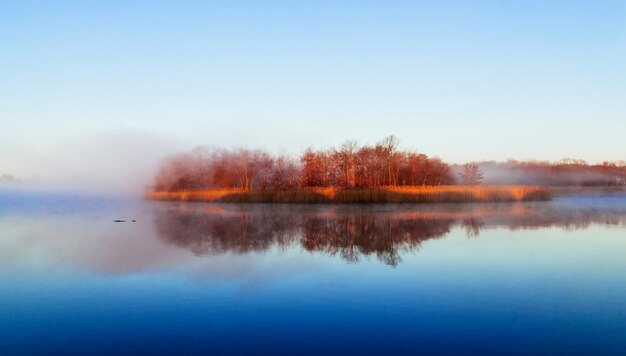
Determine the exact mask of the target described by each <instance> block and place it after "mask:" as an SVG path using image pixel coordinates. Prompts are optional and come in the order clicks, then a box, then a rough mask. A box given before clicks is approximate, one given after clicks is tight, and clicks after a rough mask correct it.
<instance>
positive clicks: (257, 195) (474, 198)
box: [146, 185, 552, 204]
mask: <svg viewBox="0 0 626 356" xmlns="http://www.w3.org/2000/svg"><path fill="white" fill-rule="evenodd" d="M146 198H147V199H150V200H167V201H204V202H223V203H296V204H319V203H338V204H378V203H475V202H516V201H546V200H550V199H552V195H551V193H550V190H549V189H548V188H546V187H538V186H461V185H450V186H416V187H382V188H371V189H337V188H302V189H292V190H248V191H245V190H242V189H220V190H206V191H181V192H148V193H146Z"/></svg>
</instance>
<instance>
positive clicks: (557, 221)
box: [154, 203, 626, 266]
mask: <svg viewBox="0 0 626 356" xmlns="http://www.w3.org/2000/svg"><path fill="white" fill-rule="evenodd" d="M154 218H155V225H156V227H157V232H158V236H159V238H160V239H161V240H162V241H164V242H166V243H168V244H173V245H176V246H180V247H184V248H187V249H189V250H191V251H192V252H193V253H194V254H196V255H211V254H221V253H226V252H229V253H235V254H245V253H249V252H261V251H267V250H269V249H271V248H273V247H278V248H282V249H287V248H290V247H294V246H299V247H301V248H303V249H305V250H307V251H309V252H321V253H324V254H328V255H332V256H340V257H341V258H343V259H344V260H346V261H349V262H358V261H360V260H361V259H363V258H364V257H367V256H376V258H377V259H379V260H380V261H382V262H384V263H386V264H389V265H392V266H395V265H397V264H398V263H400V262H401V261H402V259H401V255H402V254H403V253H408V252H414V251H416V250H418V249H419V248H420V245H421V244H422V242H424V241H426V240H430V239H437V238H441V237H443V236H445V235H447V234H448V233H449V232H450V231H451V230H452V229H453V228H454V227H457V226H459V227H461V228H463V229H464V230H465V234H466V236H467V237H468V238H478V237H479V236H480V234H481V232H482V231H483V230H485V229H492V228H498V227H500V228H501V227H506V228H508V229H510V230H518V229H539V228H550V227H559V228H564V229H567V230H573V229H584V228H587V227H589V226H590V225H592V224H602V225H610V226H621V227H626V211H624V209H615V208H610V207H609V208H603V209H597V208H593V207H592V208H576V206H570V205H567V204H558V203H548V204H546V203H537V204H532V203H530V204H529V203H524V204H479V205H438V206H429V207H415V206H326V207H324V206H322V207H311V206H272V205H243V206H232V205H230V206H229V205H204V204H183V205H171V206H168V207H167V208H163V206H161V207H160V208H159V209H156V210H155V211H154Z"/></svg>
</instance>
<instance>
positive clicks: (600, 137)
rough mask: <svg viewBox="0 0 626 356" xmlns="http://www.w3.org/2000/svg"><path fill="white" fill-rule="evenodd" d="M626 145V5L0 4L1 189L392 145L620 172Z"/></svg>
mask: <svg viewBox="0 0 626 356" xmlns="http://www.w3.org/2000/svg"><path fill="white" fill-rule="evenodd" d="M625 133H626V2H625V1H572V0H568V1H530V0H525V1H445V0H444V1H434V0H433V1H393V0H387V1H338V0H334V1H284V2H278V1H75V2H70V1H40V2H37V1H24V0H19V1H9V0H4V1H2V2H0V175H1V174H3V173H12V174H16V175H22V176H29V175H36V176H41V177H44V178H45V177H48V176H50V177H52V176H54V177H56V179H61V180H62V179H64V177H68V176H69V175H73V176H75V177H78V176H79V175H80V174H81V172H82V171H84V170H85V167H90V168H93V170H92V171H93V172H98V174H97V175H98V176H99V177H100V178H102V179H103V180H106V179H107V177H106V176H107V174H110V175H112V176H114V175H115V168H117V169H120V170H124V169H126V170H129V169H137V168H136V167H139V169H145V170H150V169H151V167H152V163H153V162H155V161H156V160H157V159H158V158H159V157H162V156H163V155H166V154H168V153H173V152H177V151H178V150H181V149H182V150H186V149H189V148H191V147H193V146H194V145H196V144H205V145H217V146H225V147H237V146H248V147H260V148H266V149H269V150H271V151H277V150H286V151H289V152H299V151H300V150H302V149H303V148H305V147H307V146H314V147H327V146H329V145H336V144H339V143H341V142H343V141H344V140H346V139H348V138H354V139H357V140H358V141H359V142H361V143H374V142H375V141H377V140H378V139H380V138H381V137H383V136H386V135H388V134H395V135H396V136H398V137H399V138H400V140H401V141H402V144H403V146H404V147H407V148H415V149H417V150H419V151H421V152H424V153H427V154H431V155H436V156H440V157H442V158H443V159H444V160H447V161H451V162H465V161H472V160H485V159H495V160H504V159H507V158H517V159H527V158H536V159H551V160H553V159H559V158H562V157H575V158H583V159H586V160H589V161H602V160H618V159H626V139H625ZM94 163H95V164H94ZM102 166H108V167H109V168H110V167H114V169H113V170H111V169H109V168H107V169H104V168H102ZM96 167H97V169H96ZM111 172H113V173H111Z"/></svg>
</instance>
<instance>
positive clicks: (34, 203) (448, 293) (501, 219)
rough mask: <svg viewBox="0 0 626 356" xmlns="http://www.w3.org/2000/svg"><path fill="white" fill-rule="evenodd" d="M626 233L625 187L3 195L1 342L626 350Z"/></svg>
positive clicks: (165, 349) (141, 348) (152, 347)
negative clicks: (346, 201)
mask: <svg viewBox="0 0 626 356" xmlns="http://www.w3.org/2000/svg"><path fill="white" fill-rule="evenodd" d="M115 220H118V221H120V222H114V221H115ZM133 220H135V221H134V222H133ZM625 232H626V198H624V197H567V198H558V199H556V200H555V201H553V202H538V203H522V204H520V203H512V204H470V205H449V204H444V205H421V206H420V205H361V206H328V205H309V206H298V205H262V204H261V205H228V204H205V203H195V204H194V203H187V204H185V203H167V202H143V201H140V200H132V199H122V198H112V197H101V196H100V197H93V196H90V197H85V196H77V195H72V194H42V193H23V192H22V193H10V192H2V193H0V283H1V288H0V332H1V335H2V336H1V337H0V350H2V353H3V354H25V353H63V354H67V353H90V354H91V353H100V354H106V353H113V352H114V353H125V354H136V353H138V352H152V353H207V352H213V353H221V354H224V353H230V354H235V353H255V354H259V353H266V354H305V353H318V354H339V353H366V354H420V353H428V354H431V353H439V354H468V353H500V354H502V353H506V354H528V353H543V354H554V353H559V354H562V353H567V354H620V353H622V352H623V350H624V349H625V347H626V341H625V339H624V337H623V335H626V313H625V311H626V273H625V271H626V268H625V267H626V258H625V256H626V240H625V239H626V234H625Z"/></svg>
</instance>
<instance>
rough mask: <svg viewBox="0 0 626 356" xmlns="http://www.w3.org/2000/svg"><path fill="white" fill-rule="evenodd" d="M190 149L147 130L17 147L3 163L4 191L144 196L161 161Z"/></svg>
mask: <svg viewBox="0 0 626 356" xmlns="http://www.w3.org/2000/svg"><path fill="white" fill-rule="evenodd" d="M186 148H187V146H186V145H185V144H184V143H183V141H182V140H178V139H175V138H169V137H165V136H163V135H156V134H152V133H149V132H146V131H141V130H118V131H109V132H106V133H94V134H86V135H81V136H79V137H74V138H68V139H64V140H58V142H56V143H50V144H48V145H46V146H44V148H39V147H38V148H37V149H31V148H30V147H28V146H20V145H14V146H13V147H9V148H8V149H7V147H6V144H5V147H4V148H3V149H6V150H8V151H9V152H11V155H10V156H8V157H5V158H4V159H3V161H0V176H4V177H5V179H3V181H1V182H0V187H3V188H4V189H28V190H39V189H41V190H63V191H72V192H83V193H102V194H121V195H140V194H142V193H143V192H144V189H145V187H146V185H149V184H150V182H151V181H152V179H153V176H154V173H155V171H156V168H157V166H158V164H159V162H160V161H161V160H162V159H163V157H166V156H167V155H169V154H171V153H172V152H176V151H179V150H183V149H186Z"/></svg>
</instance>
